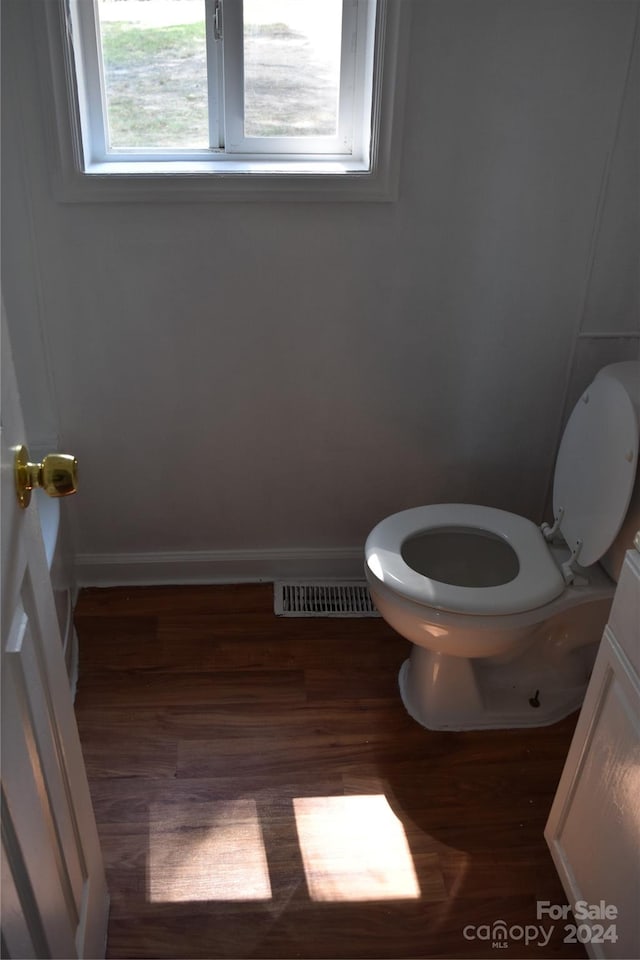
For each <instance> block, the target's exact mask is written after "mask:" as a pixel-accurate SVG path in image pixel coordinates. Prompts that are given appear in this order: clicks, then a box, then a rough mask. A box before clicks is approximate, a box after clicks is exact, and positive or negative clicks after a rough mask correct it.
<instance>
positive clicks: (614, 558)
mask: <svg viewBox="0 0 640 960" xmlns="http://www.w3.org/2000/svg"><path fill="white" fill-rule="evenodd" d="M600 377H613V378H614V379H616V380H618V381H619V382H620V383H621V384H622V386H623V387H624V389H625V390H626V392H627V394H628V395H629V397H630V399H631V402H632V403H633V405H634V407H635V411H636V414H637V417H638V422H639V423H640V360H625V361H623V362H622V363H611V364H609V366H607V367H603V368H602V370H600V371H599V372H598V373H597V374H596V376H595V379H596V380H598V379H599V378H600ZM639 530H640V470H638V468H637V466H636V481H635V485H634V488H633V493H632V494H631V500H630V502H629V509H628V510H627V515H626V517H625V520H624V522H623V524H622V526H621V528H620V531H619V533H618V535H617V536H616V539H615V540H614V541H613V543H612V544H611V546H610V547H609V549H608V550H607V552H606V553H605V554H604V556H603V557H601V558H600V564H601V566H603V567H604V569H605V570H606V571H607V573H608V574H609V576H610V577H611V579H612V580H615V581H616V582H617V581H618V576H619V574H620V569H621V567H622V563H623V561H624V555H625V553H626V552H627V550H630V549H631V548H632V547H633V538H634V537H635V535H636V533H637V532H638V531H639Z"/></svg>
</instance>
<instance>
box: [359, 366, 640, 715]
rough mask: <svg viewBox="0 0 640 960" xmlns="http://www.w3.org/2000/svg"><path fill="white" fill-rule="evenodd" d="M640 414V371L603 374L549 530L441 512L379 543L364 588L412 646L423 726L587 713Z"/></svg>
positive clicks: (578, 417) (465, 507) (415, 518)
mask: <svg viewBox="0 0 640 960" xmlns="http://www.w3.org/2000/svg"><path fill="white" fill-rule="evenodd" d="M639 412H640V363H636V362H629V363H621V364H612V365H611V366H609V367H605V368H604V370H602V371H600V373H599V374H598V376H597V377H596V379H595V380H594V382H593V384H591V386H590V387H589V388H588V390H587V391H585V393H584V394H583V395H582V397H581V398H580V400H579V401H578V404H577V406H576V408H575V410H574V412H573V414H572V416H571V418H570V420H569V422H568V424H567V427H566V429H565V434H564V437H563V441H562V444H561V447H560V451H559V454H558V460H557V463H556V474H555V483H554V514H555V516H556V522H555V523H554V525H553V526H552V527H549V526H548V525H546V524H545V525H543V526H542V527H541V528H539V527H537V526H536V525H535V524H534V523H532V522H531V521H529V520H527V519H525V518H524V517H520V516H517V515H516V514H512V513H508V512H506V511H504V510H496V509H493V508H490V507H483V506H476V505H473V504H434V505H431V506H424V507H416V508H413V509H410V510H404V511H402V512H400V513H396V514H393V515H392V516H390V517H387V518H386V519H385V520H383V521H382V522H381V523H379V524H378V525H377V526H376V527H375V528H374V529H373V530H372V531H371V533H370V535H369V537H368V539H367V542H366V546H365V572H366V577H367V581H368V584H369V589H370V592H371V595H372V598H373V601H374V603H375V605H376V607H377V608H378V610H379V611H380V613H381V614H382V616H383V617H384V618H385V620H386V621H387V622H388V623H389V625H390V626H392V627H393V628H394V629H395V630H397V632H398V633H400V634H401V635H402V636H404V637H406V638H407V639H408V640H410V641H411V642H412V643H413V644H414V646H413V648H412V653H411V657H410V658H409V660H407V661H406V662H405V663H404V664H403V666H402V668H401V671H400V677H399V682H400V691H401V695H402V698H403V701H404V704H405V706H406V708H407V710H408V711H409V713H410V714H411V716H413V717H414V718H415V719H416V720H417V721H418V722H420V723H422V724H423V725H424V726H426V727H428V728H430V729H436V730H447V729H448V730H462V729H479V728H483V727H519V726H541V725H544V724H548V723H552V722H554V721H556V720H559V719H561V718H562V717H563V716H566V715H567V714H569V713H571V712H572V711H573V710H575V709H576V708H577V707H579V706H580V704H581V702H582V699H583V696H584V691H585V689H586V685H587V682H588V680H589V675H590V672H591V668H592V666H593V661H594V659H595V653H596V650H597V644H598V642H599V640H600V638H601V636H602V631H603V629H604V625H605V623H606V619H607V614H608V611H609V607H610V604H611V600H612V597H613V593H614V589H615V584H614V582H613V581H612V580H611V579H610V578H609V577H608V576H607V574H606V573H605V572H604V570H602V569H601V568H600V567H599V565H598V563H597V561H598V560H599V559H600V557H601V556H602V555H603V554H604V553H605V552H606V551H607V550H608V549H609V547H610V546H611V545H612V543H613V542H614V541H615V539H616V536H617V534H618V531H619V530H620V527H621V526H622V523H623V521H624V519H625V516H626V514H627V510H628V506H629V502H630V499H631V493H632V490H633V486H634V482H635V476H636V464H637V458H638V434H639V426H638V422H639ZM639 523H640V519H639ZM580 564H582V565H580Z"/></svg>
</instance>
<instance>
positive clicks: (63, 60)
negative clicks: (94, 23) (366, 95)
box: [41, 0, 411, 203]
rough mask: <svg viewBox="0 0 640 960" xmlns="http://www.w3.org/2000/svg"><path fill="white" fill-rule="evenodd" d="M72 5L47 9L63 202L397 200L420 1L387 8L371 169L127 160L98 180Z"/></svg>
mask: <svg viewBox="0 0 640 960" xmlns="http://www.w3.org/2000/svg"><path fill="white" fill-rule="evenodd" d="M65 4H66V0H58V2H56V3H47V4H46V5H45V10H46V17H45V18H44V29H45V30H46V36H45V38H44V39H45V42H46V47H47V51H48V59H49V63H48V73H47V76H46V77H44V76H43V77H42V82H43V86H44V89H45V90H46V91H48V92H50V94H51V96H52V97H53V104H52V106H53V112H52V116H53V120H54V127H55V129H54V130H53V138H52V139H53V146H54V150H53V154H54V157H55V162H54V163H53V175H54V189H55V194H56V198H57V199H58V200H60V201H61V202H71V203H79V202H107V201H112V202H123V201H125V202H167V201H187V202H189V201H194V202H202V201H213V200H215V201H238V200H307V201H309V200H310V201H314V200H325V201H332V200H372V201H389V200H395V199H396V198H397V187H398V175H399V162H400V156H399V154H400V149H399V148H400V143H401V127H402V113H403V109H402V108H403V102H404V90H405V84H406V64H407V49H408V39H409V20H410V8H411V0H378V8H377V24H376V41H375V49H374V51H373V56H374V57H375V70H374V72H373V76H374V81H373V92H372V105H371V117H372V122H371V137H372V141H371V158H370V162H368V163H364V162H362V161H359V162H357V161H356V162H354V161H353V160H352V159H351V158H349V160H348V162H345V159H346V158H345V157H343V156H340V155H337V156H327V157H322V158H320V157H317V156H315V157H313V159H308V158H304V157H294V158H290V157H287V158H285V159H283V158H282V157H280V158H279V157H277V156H274V155H269V156H265V157H263V158H256V157H255V156H251V157H250V158H241V157H234V159H228V158H226V159H224V160H222V161H220V160H218V159H211V157H210V156H209V155H208V156H207V158H206V159H200V158H189V159H182V160H164V159H160V158H158V159H156V160H150V159H148V158H147V157H145V164H144V167H145V169H144V172H140V165H138V164H136V163H135V162H131V161H127V160H124V161H114V160H110V161H109V162H108V163H107V164H102V163H97V162H93V163H91V165H90V170H89V171H87V170H86V169H85V158H84V156H83V145H82V136H81V129H82V124H81V110H82V106H81V100H80V98H79V97H78V96H77V90H76V86H75V77H76V74H75V65H74V63H73V49H72V46H71V44H70V43H67V42H66V39H65V31H66V30H67V18H66V9H65ZM41 22H42V21H41ZM52 81H53V82H52ZM85 120H86V118H85ZM365 126H366V127H367V128H368V127H369V124H368V123H367V124H366V125H365ZM364 135H366V132H365V134H364ZM214 156H215V155H214Z"/></svg>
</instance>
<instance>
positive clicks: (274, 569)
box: [75, 547, 364, 587]
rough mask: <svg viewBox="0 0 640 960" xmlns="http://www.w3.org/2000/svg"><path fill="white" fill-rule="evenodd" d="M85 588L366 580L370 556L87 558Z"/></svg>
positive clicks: (237, 553) (81, 582)
mask: <svg viewBox="0 0 640 960" xmlns="http://www.w3.org/2000/svg"><path fill="white" fill-rule="evenodd" d="M75 579H76V582H77V584H78V586H79V587H115V586H156V585H161V584H176V585H180V584H195V583H252V582H253V583H257V582H260V581H271V580H284V579H296V580H314V579H331V580H362V579H364V550H363V548H362V547H360V548H357V547H354V548H347V547H338V548H324V549H308V550H303V549H299V550H287V549H279V550H198V551H182V552H171V553H85V554H79V555H77V556H76V558H75Z"/></svg>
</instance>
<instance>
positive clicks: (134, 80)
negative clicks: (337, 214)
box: [47, 0, 406, 199]
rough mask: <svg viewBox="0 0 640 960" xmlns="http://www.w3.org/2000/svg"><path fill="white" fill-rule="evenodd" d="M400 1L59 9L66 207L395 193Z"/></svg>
mask: <svg viewBox="0 0 640 960" xmlns="http://www.w3.org/2000/svg"><path fill="white" fill-rule="evenodd" d="M52 6H53V5H51V4H47V8H48V10H50V9H51V7H52ZM404 7H405V0H393V2H392V3H390V4H389V3H388V2H387V0H61V5H60V7H59V8H58V9H59V10H60V11H61V16H60V17H59V21H58V24H57V26H58V30H59V36H60V37H61V38H62V41H63V42H62V48H63V50H62V64H63V69H62V70H60V69H59V74H60V75H63V76H64V82H63V85H64V93H65V96H64V98H61V96H60V87H61V83H60V82H58V84H57V85H56V83H55V82H54V95H55V99H56V106H57V111H58V134H59V139H62V140H63V141H64V138H65V135H66V133H67V132H68V135H69V138H70V140H71V145H70V148H67V146H66V145H65V143H64V142H63V143H62V144H61V145H60V147H61V149H60V151H59V152H60V155H61V158H62V165H63V166H64V165H65V161H66V163H67V166H68V162H69V161H71V162H72V166H73V170H72V171H69V170H67V171H66V174H65V171H64V170H63V180H65V181H66V185H67V186H69V185H71V186H72V189H71V194H73V195H72V196H69V195H67V196H66V197H62V199H82V198H84V197H86V198H87V199H107V198H113V199H127V198H129V199H145V198H146V197H145V196H144V194H145V192H146V193H147V194H148V195H149V197H150V198H151V196H153V197H154V198H155V197H158V196H160V188H162V197H163V198H165V199H171V196H170V193H171V189H175V190H177V192H178V193H180V192H182V194H183V195H184V191H185V190H186V191H189V190H190V191H191V193H192V194H193V195H194V196H197V195H202V196H204V194H205V193H206V194H207V196H206V197H205V199H206V198H209V195H210V193H211V190H212V188H213V192H214V193H216V194H217V195H218V196H219V197H220V198H222V199H227V198H228V199H236V198H237V197H238V196H243V197H244V195H245V193H251V194H253V195H254V196H256V197H257V198H259V195H260V194H261V193H262V192H264V191H266V193H267V194H269V195H273V193H274V189H275V191H277V192H279V193H280V194H282V195H286V196H285V198H287V199H288V198H295V197H296V196H302V197H303V198H311V199H313V198H314V197H313V196H310V194H309V191H311V193H314V191H317V192H318V196H321V197H324V198H329V199H333V198H334V197H333V194H335V198H336V199H342V198H346V199H352V198H353V199H357V198H358V195H359V196H360V197H361V198H363V199H390V198H391V196H392V190H390V188H389V185H390V182H391V179H392V172H393V171H392V168H393V167H394V166H395V167H396V169H397V164H395V165H394V163H393V162H389V161H390V158H391V127H392V119H393V104H394V102H395V100H396V99H397V95H398V91H399V89H400V85H399V84H398V75H399V71H398V65H399V62H400V58H399V54H398V50H399V44H398V37H399V36H400V33H401V30H400V23H401V19H402V18H401V15H400V13H401V10H402V8H404ZM49 20H50V21H51V16H50V15H49ZM49 30H50V40H49V45H50V51H51V50H52V47H55V41H54V42H53V44H52V41H51V23H50V24H49ZM54 32H55V24H54ZM405 33H406V27H405ZM52 59H53V61H54V62H53V66H54V72H55V60H56V57H55V50H53V52H52ZM59 59H60V58H59ZM61 99H63V100H65V101H66V102H65V103H63V105H62V106H63V109H62V110H61V109H60V106H61ZM61 114H63V115H64V116H63V119H62V122H61V119H60V116H61ZM65 117H66V119H65ZM65 127H66V128H68V131H67V130H65ZM91 181H93V186H96V185H97V186H98V189H97V190H94V189H93V188H92V186H88V184H89V183H90V182H91ZM108 181H111V185H110V186H109V185H108V183H107V182H108ZM74 184H75V188H74ZM76 188H78V189H76ZM194 188H195V191H194ZM352 188H354V189H353V190H352ZM63 192H64V191H63ZM67 194H69V191H68V190H67Z"/></svg>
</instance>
